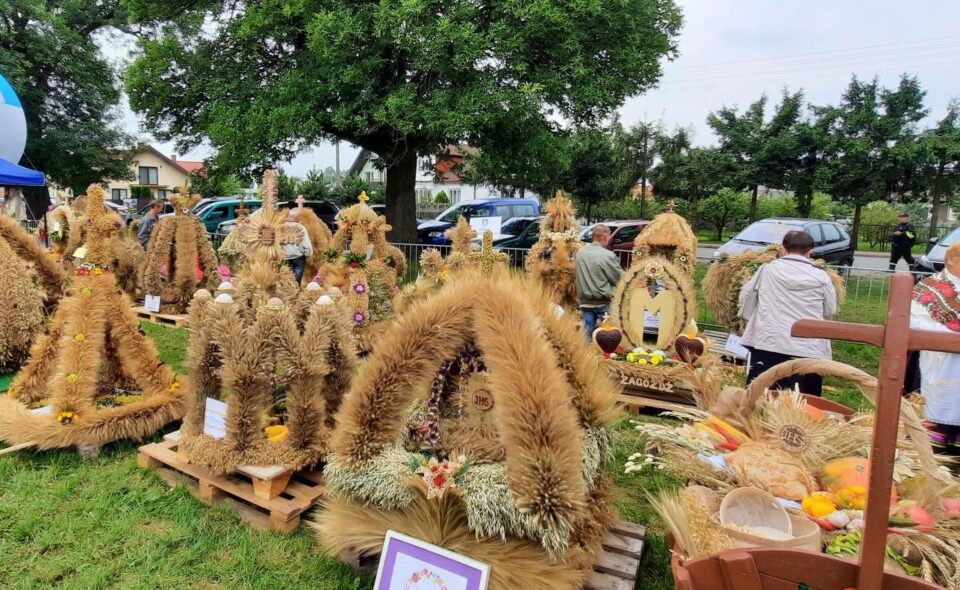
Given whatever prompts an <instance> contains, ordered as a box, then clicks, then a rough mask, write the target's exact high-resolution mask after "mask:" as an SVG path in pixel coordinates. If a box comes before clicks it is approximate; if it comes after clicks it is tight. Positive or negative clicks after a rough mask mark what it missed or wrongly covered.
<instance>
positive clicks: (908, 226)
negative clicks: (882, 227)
mask: <svg viewBox="0 0 960 590" xmlns="http://www.w3.org/2000/svg"><path fill="white" fill-rule="evenodd" d="M891 242H892V243H893V250H892V251H891V252H890V270H896V268H897V263H898V262H900V259H901V258H903V259H904V260H906V261H907V264H909V265H910V270H913V265H914V264H916V262H915V261H914V259H913V253H912V252H911V250H913V245H914V244H915V243H916V242H917V233H916V230H914V229H913V224H912V223H910V215H909V214H908V213H907V212H906V211H904V212H903V213H901V214H900V215H899V216H898V217H897V225H895V226H894V227H893V239H892V240H891Z"/></svg>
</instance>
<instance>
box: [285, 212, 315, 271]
mask: <svg viewBox="0 0 960 590" xmlns="http://www.w3.org/2000/svg"><path fill="white" fill-rule="evenodd" d="M299 199H303V196H302V195H301V196H300V197H299ZM302 207H303V205H302V203H301V204H300V207H298V208H296V209H293V210H292V211H290V216H289V217H288V220H287V221H286V222H285V223H284V225H286V226H291V227H296V228H298V229H299V231H300V232H301V235H302V236H303V237H302V238H301V240H300V241H299V242H296V243H292V244H283V257H284V259H285V260H286V262H287V265H288V266H290V270H292V271H293V276H294V277H296V279H297V284H298V285H299V284H300V282H301V280H302V279H303V271H304V269H305V268H306V266H307V258H310V257H311V256H313V243H312V242H311V241H310V234H309V233H307V228H306V227H304V226H303V225H302V224H300V223H299V222H298V220H299V219H300V211H302V210H303V209H302Z"/></svg>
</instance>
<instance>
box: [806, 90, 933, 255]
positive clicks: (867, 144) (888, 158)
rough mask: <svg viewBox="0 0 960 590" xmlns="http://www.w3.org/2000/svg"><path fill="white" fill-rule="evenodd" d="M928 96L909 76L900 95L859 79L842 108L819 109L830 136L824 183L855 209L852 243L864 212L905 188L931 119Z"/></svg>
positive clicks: (822, 172) (821, 169) (820, 174)
mask: <svg viewBox="0 0 960 590" xmlns="http://www.w3.org/2000/svg"><path fill="white" fill-rule="evenodd" d="M923 97H924V92H923V91H922V90H921V89H920V84H919V82H918V81H917V79H916V78H911V77H909V76H903V77H902V78H901V79H900V84H899V85H898V87H897V89H896V90H889V89H885V88H881V87H880V84H879V82H878V81H877V80H876V79H873V80H872V81H870V82H863V81H861V80H859V79H858V78H857V77H856V76H854V77H853V79H852V80H851V81H850V85H849V86H848V87H847V90H846V91H845V92H844V94H843V98H842V99H841V101H840V104H839V105H838V106H828V107H817V108H815V111H816V113H817V115H818V116H819V117H822V119H823V125H824V128H825V129H826V130H827V132H828V133H827V136H826V150H825V153H826V158H825V160H824V162H823V163H822V164H821V165H820V167H819V168H818V171H817V175H818V183H819V184H821V186H823V188H824V189H825V190H826V191H827V192H829V193H830V194H832V195H834V196H835V197H836V198H838V199H840V200H842V201H845V202H846V203H848V204H850V205H851V206H853V227H852V230H851V234H852V236H851V237H852V239H853V241H854V243H857V239H858V237H859V232H860V217H861V213H862V209H863V206H864V205H865V204H866V203H868V202H870V201H874V200H889V199H890V198H891V196H893V195H894V194H895V193H896V191H898V190H900V187H902V186H903V185H904V182H903V180H904V175H905V167H904V157H903V155H904V153H909V151H908V150H910V149H912V146H913V144H914V143H915V138H916V125H917V123H919V121H920V120H922V119H923V117H924V116H926V113H927V111H926V109H925V108H924V106H923Z"/></svg>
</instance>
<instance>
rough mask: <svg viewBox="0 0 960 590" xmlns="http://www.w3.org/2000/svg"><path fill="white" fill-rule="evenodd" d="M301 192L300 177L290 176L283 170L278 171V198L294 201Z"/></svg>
mask: <svg viewBox="0 0 960 590" xmlns="http://www.w3.org/2000/svg"><path fill="white" fill-rule="evenodd" d="M299 194H300V179H299V178H297V177H296V176H288V175H287V173H286V172H284V171H283V170H279V171H278V172H277V199H278V200H280V201H292V200H294V199H296V198H297V195H299Z"/></svg>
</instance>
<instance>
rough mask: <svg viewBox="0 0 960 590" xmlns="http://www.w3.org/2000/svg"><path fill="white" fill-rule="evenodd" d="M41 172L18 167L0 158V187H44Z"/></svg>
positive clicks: (44, 179)
mask: <svg viewBox="0 0 960 590" xmlns="http://www.w3.org/2000/svg"><path fill="white" fill-rule="evenodd" d="M46 184H47V180H46V178H44V176H43V172H37V171H36V170H31V169H29V168H24V167H23V166H18V165H16V164H14V163H13V162H11V161H9V160H4V159H3V158H0V186H45V185H46Z"/></svg>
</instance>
